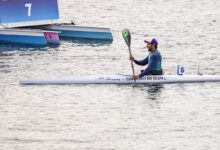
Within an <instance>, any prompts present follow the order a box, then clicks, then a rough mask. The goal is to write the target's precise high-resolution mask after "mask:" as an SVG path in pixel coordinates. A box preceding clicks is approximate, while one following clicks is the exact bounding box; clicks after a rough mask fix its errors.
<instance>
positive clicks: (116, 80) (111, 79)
mask: <svg viewBox="0 0 220 150" xmlns="http://www.w3.org/2000/svg"><path fill="white" fill-rule="evenodd" d="M111 80H112V81H120V79H111Z"/></svg>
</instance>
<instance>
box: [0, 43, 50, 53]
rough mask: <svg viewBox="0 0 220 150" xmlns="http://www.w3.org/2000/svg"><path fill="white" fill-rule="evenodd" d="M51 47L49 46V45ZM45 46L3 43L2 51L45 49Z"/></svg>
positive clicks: (0, 46)
mask: <svg viewBox="0 0 220 150" xmlns="http://www.w3.org/2000/svg"><path fill="white" fill-rule="evenodd" d="M48 47H49V46H48ZM44 50H46V48H45V46H42V45H28V44H14V43H13V44H8V43H5V44H1V45H0V52H2V51H44Z"/></svg>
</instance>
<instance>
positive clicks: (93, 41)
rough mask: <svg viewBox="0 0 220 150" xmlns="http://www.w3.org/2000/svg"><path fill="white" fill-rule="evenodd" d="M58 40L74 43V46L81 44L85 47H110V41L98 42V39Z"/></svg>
mask: <svg viewBox="0 0 220 150" xmlns="http://www.w3.org/2000/svg"><path fill="white" fill-rule="evenodd" d="M60 40H62V41H65V42H70V43H76V44H80V45H81V44H82V45H87V46H92V47H97V46H103V45H107V46H108V45H110V44H112V40H99V39H85V38H67V37H62V38H60Z"/></svg>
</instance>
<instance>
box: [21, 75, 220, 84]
mask: <svg viewBox="0 0 220 150" xmlns="http://www.w3.org/2000/svg"><path fill="white" fill-rule="evenodd" d="M134 82H135V81H134V80H133V79H132V76H130V75H94V76H81V77H76V76H73V77H57V78H43V79H40V78H39V79H24V80H20V81H19V83H20V84H133V83H134ZM185 82H220V76H216V75H182V76H180V75H158V76H155V75H154V76H143V77H142V78H140V79H138V80H136V83H137V84H164V83H185Z"/></svg>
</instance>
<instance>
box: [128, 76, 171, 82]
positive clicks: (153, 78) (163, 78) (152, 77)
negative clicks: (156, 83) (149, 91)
mask: <svg viewBox="0 0 220 150" xmlns="http://www.w3.org/2000/svg"><path fill="white" fill-rule="evenodd" d="M130 80H134V79H133V78H132V77H128V78H126V81H130ZM137 80H167V79H166V77H163V76H144V77H142V78H140V79H137Z"/></svg>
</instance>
